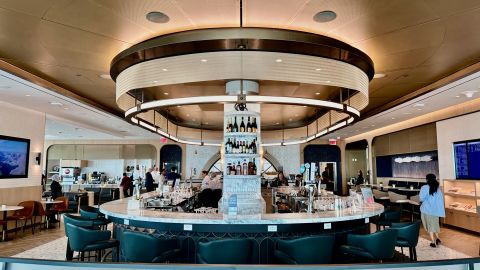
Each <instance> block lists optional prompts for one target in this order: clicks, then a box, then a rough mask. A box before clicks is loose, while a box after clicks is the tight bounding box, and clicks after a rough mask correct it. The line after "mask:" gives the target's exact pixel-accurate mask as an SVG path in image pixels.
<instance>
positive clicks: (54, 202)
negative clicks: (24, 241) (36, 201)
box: [40, 200, 63, 229]
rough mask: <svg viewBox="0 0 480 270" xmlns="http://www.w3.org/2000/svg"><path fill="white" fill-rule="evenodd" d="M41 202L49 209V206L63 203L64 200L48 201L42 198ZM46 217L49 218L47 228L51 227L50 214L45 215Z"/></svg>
mask: <svg viewBox="0 0 480 270" xmlns="http://www.w3.org/2000/svg"><path fill="white" fill-rule="evenodd" d="M40 203H41V204H43V206H44V207H45V210H48V208H50V207H51V206H52V205H53V204H57V203H63V201H46V200H41V201H40ZM45 218H46V219H47V229H50V222H49V218H48V216H47V217H45ZM55 220H56V218H55Z"/></svg>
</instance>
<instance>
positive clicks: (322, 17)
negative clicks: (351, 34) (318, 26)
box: [313, 10, 337, 23]
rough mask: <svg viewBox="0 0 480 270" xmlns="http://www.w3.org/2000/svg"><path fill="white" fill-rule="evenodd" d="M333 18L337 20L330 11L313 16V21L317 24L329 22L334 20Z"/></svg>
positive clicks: (334, 14)
mask: <svg viewBox="0 0 480 270" xmlns="http://www.w3.org/2000/svg"><path fill="white" fill-rule="evenodd" d="M335 18H337V13H335V12H333V11H331V10H324V11H320V12H317V13H316V14H315V15H314V16H313V20H314V21H316V22H318V23H326V22H331V21H333V20H335Z"/></svg>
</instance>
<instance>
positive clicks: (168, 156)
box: [160, 144, 182, 173]
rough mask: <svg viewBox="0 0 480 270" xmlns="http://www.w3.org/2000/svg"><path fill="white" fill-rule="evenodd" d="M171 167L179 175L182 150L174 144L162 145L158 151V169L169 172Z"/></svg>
mask: <svg viewBox="0 0 480 270" xmlns="http://www.w3.org/2000/svg"><path fill="white" fill-rule="evenodd" d="M173 167H175V168H177V172H179V173H180V172H181V171H182V148H181V147H180V146H178V145H175V144H168V145H164V146H163V147H162V148H161V149H160V169H166V170H167V172H169V171H170V170H171V169H172V168H173Z"/></svg>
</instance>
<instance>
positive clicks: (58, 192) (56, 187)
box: [50, 174, 63, 200]
mask: <svg viewBox="0 0 480 270" xmlns="http://www.w3.org/2000/svg"><path fill="white" fill-rule="evenodd" d="M58 181H60V176H59V175H58V174H55V175H53V176H52V183H51V184H50V192H51V193H52V198H53V199H54V200H55V199H56V198H58V197H62V196H63V192H62V186H61V185H60V183H59V182H58Z"/></svg>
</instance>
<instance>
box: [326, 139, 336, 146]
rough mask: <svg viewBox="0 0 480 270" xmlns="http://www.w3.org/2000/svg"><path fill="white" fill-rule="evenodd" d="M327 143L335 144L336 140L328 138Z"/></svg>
mask: <svg viewBox="0 0 480 270" xmlns="http://www.w3.org/2000/svg"><path fill="white" fill-rule="evenodd" d="M328 143H329V144H330V145H337V140H336V139H328Z"/></svg>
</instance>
